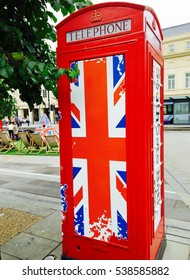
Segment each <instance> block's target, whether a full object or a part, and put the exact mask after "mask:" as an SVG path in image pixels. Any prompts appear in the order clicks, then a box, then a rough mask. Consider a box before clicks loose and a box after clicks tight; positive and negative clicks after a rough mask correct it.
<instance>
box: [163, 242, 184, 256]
mask: <svg viewBox="0 0 190 280" xmlns="http://www.w3.org/2000/svg"><path fill="white" fill-rule="evenodd" d="M188 258H189V246H188V245H185V244H181V243H176V242H173V241H170V240H167V246H166V249H165V252H164V255H163V258H162V259H163V260H188Z"/></svg>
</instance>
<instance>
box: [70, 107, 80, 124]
mask: <svg viewBox="0 0 190 280" xmlns="http://www.w3.org/2000/svg"><path fill="white" fill-rule="evenodd" d="M71 111H72V113H73V114H74V115H75V117H76V118H77V119H78V120H79V121H80V111H79V109H78V108H77V106H76V105H75V104H74V103H72V104H71Z"/></svg>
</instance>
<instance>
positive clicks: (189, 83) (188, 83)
mask: <svg viewBox="0 0 190 280" xmlns="http://www.w3.org/2000/svg"><path fill="white" fill-rule="evenodd" d="M185 87H186V88H190V73H186V74H185Z"/></svg>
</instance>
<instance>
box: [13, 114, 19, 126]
mask: <svg viewBox="0 0 190 280" xmlns="http://www.w3.org/2000/svg"><path fill="white" fill-rule="evenodd" d="M14 121H15V122H16V124H17V126H19V120H18V117H17V116H15V117H14Z"/></svg>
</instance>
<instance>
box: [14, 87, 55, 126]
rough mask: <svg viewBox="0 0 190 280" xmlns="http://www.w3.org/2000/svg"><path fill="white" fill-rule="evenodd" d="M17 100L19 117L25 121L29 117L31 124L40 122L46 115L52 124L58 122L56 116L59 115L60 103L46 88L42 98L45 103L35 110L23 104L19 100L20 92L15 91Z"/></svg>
mask: <svg viewBox="0 0 190 280" xmlns="http://www.w3.org/2000/svg"><path fill="white" fill-rule="evenodd" d="M12 95H13V96H14V98H16V100H17V107H18V108H19V109H18V116H21V117H22V118H23V119H26V118H27V117H29V120H30V123H32V124H33V123H34V122H37V121H39V119H40V117H41V116H42V115H43V114H46V115H47V116H48V117H49V119H50V121H51V122H52V123H55V122H56V115H57V113H58V101H57V99H56V98H55V96H54V95H53V94H52V92H51V91H48V90H46V89H45V88H44V87H42V89H41V96H42V98H43V102H42V104H40V105H37V106H35V107H34V110H32V111H30V109H29V107H28V104H27V103H26V102H23V101H21V100H20V98H19V91H18V90H17V91H15V92H14V93H13V94H12Z"/></svg>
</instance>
